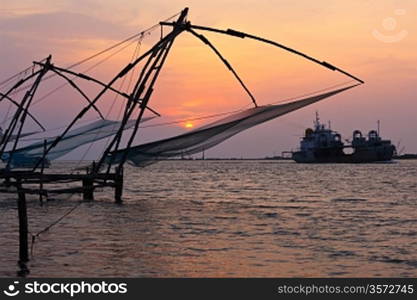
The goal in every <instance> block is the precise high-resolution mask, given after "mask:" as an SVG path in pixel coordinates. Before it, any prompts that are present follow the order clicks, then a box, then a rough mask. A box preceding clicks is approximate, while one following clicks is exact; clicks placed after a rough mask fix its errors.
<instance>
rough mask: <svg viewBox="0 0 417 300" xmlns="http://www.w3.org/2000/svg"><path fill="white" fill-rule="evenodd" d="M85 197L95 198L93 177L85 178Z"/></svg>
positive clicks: (89, 199)
mask: <svg viewBox="0 0 417 300" xmlns="http://www.w3.org/2000/svg"><path fill="white" fill-rule="evenodd" d="M83 199H84V200H87V201H91V200H94V180H93V179H91V178H84V179H83Z"/></svg>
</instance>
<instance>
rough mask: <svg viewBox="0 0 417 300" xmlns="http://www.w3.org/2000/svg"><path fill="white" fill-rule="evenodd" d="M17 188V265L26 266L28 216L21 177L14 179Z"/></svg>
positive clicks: (27, 258)
mask: <svg viewBox="0 0 417 300" xmlns="http://www.w3.org/2000/svg"><path fill="white" fill-rule="evenodd" d="M16 188H17V195H18V198H17V211H18V216H19V266H20V267H21V268H22V271H24V270H23V269H25V268H26V263H27V262H28V261H29V251H28V217H27V209H26V195H25V192H24V191H23V190H22V183H21V179H20V178H17V179H16Z"/></svg>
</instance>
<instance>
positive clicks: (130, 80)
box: [72, 36, 143, 172]
mask: <svg viewBox="0 0 417 300" xmlns="http://www.w3.org/2000/svg"><path fill="white" fill-rule="evenodd" d="M142 40H143V36H141V37H140V38H139V40H138V42H137V45H136V48H135V50H134V51H133V54H132V57H131V59H130V61H133V60H134V59H135V58H136V57H138V56H139V53H140V46H141V45H142ZM133 75H134V69H133V70H132V71H131V73H130V78H129V83H128V85H127V88H126V90H129V88H130V86H131V83H132V79H133ZM125 82H126V76H125V77H123V80H122V82H121V83H120V86H119V89H118V90H122V88H123V86H124V83H125ZM118 98H119V94H116V95H115V96H114V99H113V103H112V105H111V106H110V108H109V110H108V111H107V114H106V116H105V118H106V119H107V118H108V116H109V115H110V113H111V112H112V110H113V107H114V105H115V103H116V101H117V99H118ZM121 108H122V106H121V107H120V109H119V113H118V116H117V118H116V120H118V119H119V117H120V114H121V111H122V109H121ZM101 132H102V131H101V130H100V131H99V132H97V133H96V137H97V135H98V134H100V133H101ZM107 140H109V139H107ZM95 142H96V141H94V142H92V143H90V145H89V146H88V148H87V150H86V151H85V152H84V153H83V155H82V157H81V158H80V159H79V161H78V163H77V165H76V167H75V168H73V170H72V172H74V171H76V170H78V169H79V167H80V164H81V162H82V161H84V159H85V157H86V156H87V154H88V153H89V152H90V150H91V148H92V147H93V146H94V145H95ZM108 142H109V141H107V144H108ZM105 148H106V147H104V149H105ZM103 153H104V150H103Z"/></svg>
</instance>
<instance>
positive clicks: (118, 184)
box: [114, 168, 123, 204]
mask: <svg viewBox="0 0 417 300" xmlns="http://www.w3.org/2000/svg"><path fill="white" fill-rule="evenodd" d="M114 185H115V195H114V199H115V201H116V203H117V204H122V195H123V168H117V169H116V178H115V180H114Z"/></svg>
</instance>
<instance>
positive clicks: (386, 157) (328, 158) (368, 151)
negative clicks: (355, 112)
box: [290, 113, 396, 163]
mask: <svg viewBox="0 0 417 300" xmlns="http://www.w3.org/2000/svg"><path fill="white" fill-rule="evenodd" d="M290 153H291V157H292V159H293V160H295V161H296V162H297V163H369V162H379V161H390V160H392V157H393V156H394V154H395V153H396V149H395V146H394V145H393V144H392V143H391V141H390V140H384V139H382V138H381V137H380V136H379V124H378V130H371V131H369V133H368V135H367V136H363V135H362V133H361V131H359V130H355V131H354V132H353V136H352V141H351V143H344V142H343V141H342V137H341V135H340V134H339V133H338V132H336V131H333V130H331V128H330V125H329V126H328V127H326V126H325V125H324V124H321V123H320V119H319V115H318V113H316V119H315V121H314V129H312V128H307V129H306V130H305V135H304V137H302V139H301V142H300V149H299V150H298V151H294V152H290Z"/></svg>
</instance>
